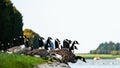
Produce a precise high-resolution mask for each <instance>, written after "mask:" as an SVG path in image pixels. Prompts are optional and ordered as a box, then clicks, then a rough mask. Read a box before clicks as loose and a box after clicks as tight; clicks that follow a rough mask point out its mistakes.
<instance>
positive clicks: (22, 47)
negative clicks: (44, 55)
mask: <svg viewBox="0 0 120 68" xmlns="http://www.w3.org/2000/svg"><path fill="white" fill-rule="evenodd" d="M32 49H33V47H26V46H25V45H20V46H14V47H12V48H9V49H7V53H25V51H28V50H29V51H30V50H32Z"/></svg>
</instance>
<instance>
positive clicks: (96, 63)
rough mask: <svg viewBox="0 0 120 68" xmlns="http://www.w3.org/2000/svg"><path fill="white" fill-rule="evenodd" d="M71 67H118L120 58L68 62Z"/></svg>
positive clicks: (119, 67) (119, 66)
mask: <svg viewBox="0 0 120 68" xmlns="http://www.w3.org/2000/svg"><path fill="white" fill-rule="evenodd" d="M69 65H70V66H71V68H120V60H116V59H101V60H92V59H87V63H83V62H81V61H78V62H77V63H74V64H72V63H69Z"/></svg>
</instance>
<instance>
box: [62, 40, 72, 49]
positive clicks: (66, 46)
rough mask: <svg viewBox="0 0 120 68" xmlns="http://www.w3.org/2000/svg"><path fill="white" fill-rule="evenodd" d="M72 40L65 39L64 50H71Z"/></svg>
mask: <svg viewBox="0 0 120 68" xmlns="http://www.w3.org/2000/svg"><path fill="white" fill-rule="evenodd" d="M71 42H72V41H71V40H68V39H65V40H63V48H69V47H70V44H71Z"/></svg>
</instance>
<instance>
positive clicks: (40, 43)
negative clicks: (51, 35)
mask: <svg viewBox="0 0 120 68" xmlns="http://www.w3.org/2000/svg"><path fill="white" fill-rule="evenodd" d="M43 40H44V38H43V37H40V38H39V39H38V42H39V48H42V47H43V46H44V42H43Z"/></svg>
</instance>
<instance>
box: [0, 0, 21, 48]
mask: <svg viewBox="0 0 120 68" xmlns="http://www.w3.org/2000/svg"><path fill="white" fill-rule="evenodd" d="M22 27H23V23H22V15H21V13H20V12H19V11H18V10H17V9H16V8H15V7H14V6H13V4H12V3H11V1H10V0H0V41H1V42H3V43H4V44H5V47H6V48H7V43H8V42H12V41H13V38H16V37H19V36H20V35H22V34H23V32H22Z"/></svg>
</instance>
